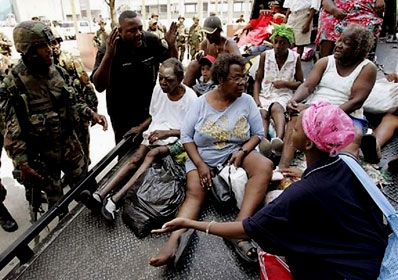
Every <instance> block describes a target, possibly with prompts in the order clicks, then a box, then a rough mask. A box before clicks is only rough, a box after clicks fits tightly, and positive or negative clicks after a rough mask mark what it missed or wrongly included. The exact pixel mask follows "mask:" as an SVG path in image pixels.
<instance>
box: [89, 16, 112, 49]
mask: <svg viewBox="0 0 398 280" xmlns="http://www.w3.org/2000/svg"><path fill="white" fill-rule="evenodd" d="M98 25H99V27H100V28H99V29H98V30H97V32H96V33H95V36H94V38H93V43H94V46H96V47H97V48H100V47H101V46H102V45H103V44H105V43H106V40H108V37H109V34H108V32H107V31H106V30H105V25H106V21H105V20H103V19H101V20H100V21H99V23H98Z"/></svg>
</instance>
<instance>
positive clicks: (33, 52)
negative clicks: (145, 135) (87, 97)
mask: <svg viewBox="0 0 398 280" xmlns="http://www.w3.org/2000/svg"><path fill="white" fill-rule="evenodd" d="M13 36H14V43H15V47H16V50H17V51H18V52H20V53H21V58H22V59H21V60H20V61H19V62H18V64H17V65H16V66H15V67H13V68H12V69H11V71H10V73H9V75H8V76H7V77H5V78H4V80H3V83H2V84H1V86H0V128H1V132H2V134H3V135H4V148H5V149H6V151H7V153H8V155H9V157H10V158H11V159H12V160H13V163H14V166H15V168H16V171H18V172H15V173H16V174H19V175H20V178H19V179H20V180H21V182H22V183H23V184H24V185H25V187H26V189H27V190H28V189H32V190H34V189H35V188H37V187H39V186H40V188H41V189H42V190H43V191H44V192H45V193H46V195H47V199H48V203H49V207H51V206H52V205H54V204H55V202H56V201H58V200H59V199H60V198H61V196H62V195H63V191H62V187H61V178H60V176H61V171H62V172H63V173H64V174H65V175H66V176H68V178H71V180H73V182H74V183H76V182H77V181H78V180H79V179H80V178H81V177H82V176H83V175H85V173H86V172H87V169H88V166H87V161H86V158H85V155H84V152H83V149H82V146H81V144H80V142H79V140H78V139H77V136H76V132H75V130H74V127H75V126H76V124H77V123H78V122H80V118H81V117H82V116H84V117H87V118H91V120H92V121H93V122H94V123H99V124H101V125H102V126H103V127H104V129H106V128H107V121H106V118H105V117H104V116H102V115H98V114H97V113H96V112H94V111H93V110H92V109H90V108H89V107H88V106H87V105H86V104H85V103H84V102H82V101H81V100H79V96H78V94H77V92H76V90H75V89H74V88H73V85H72V83H71V81H70V80H68V78H67V77H68V75H67V73H66V71H65V70H64V69H63V68H61V67H59V66H56V65H54V64H53V56H52V48H51V44H53V43H54V41H55V38H54V35H53V34H52V32H51V30H50V29H49V27H47V26H46V25H44V24H43V23H41V22H35V21H25V22H21V23H20V24H18V25H17V26H16V27H15V28H14V34H13ZM33 187H34V188H33ZM32 192H33V191H32Z"/></svg>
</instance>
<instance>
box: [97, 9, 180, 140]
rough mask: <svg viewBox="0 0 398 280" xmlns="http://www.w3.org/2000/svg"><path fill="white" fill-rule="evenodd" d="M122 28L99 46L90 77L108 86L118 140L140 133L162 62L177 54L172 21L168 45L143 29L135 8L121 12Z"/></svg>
mask: <svg viewBox="0 0 398 280" xmlns="http://www.w3.org/2000/svg"><path fill="white" fill-rule="evenodd" d="M119 26H120V27H119V28H115V29H114V30H113V31H112V33H111V34H110V36H109V38H108V40H107V43H106V44H105V45H104V46H102V48H100V49H99V50H98V53H97V57H96V61H95V66H94V70H93V73H92V75H91V79H92V81H93V83H94V85H95V88H96V90H97V91H99V92H102V91H104V90H105V89H106V102H107V108H108V114H109V116H110V117H111V121H112V126H113V130H114V132H115V139H116V143H117V142H119V141H120V140H122V138H123V135H124V134H125V133H126V132H127V131H129V129H130V128H132V127H135V128H134V129H133V130H130V132H132V133H137V134H139V133H141V132H142V131H143V130H144V128H145V127H141V126H140V124H141V123H142V122H143V121H144V120H145V119H147V118H148V116H149V112H148V109H149V103H150V101H151V96H152V90H153V87H154V86H155V82H156V77H157V73H158V69H159V64H160V63H161V62H162V61H164V60H165V59H167V58H169V57H177V55H178V52H177V49H176V46H175V39H176V32H177V25H176V23H175V22H173V23H172V24H171V26H170V29H169V31H168V32H166V34H165V40H166V41H167V43H168V48H165V47H164V46H163V45H162V43H161V41H160V40H159V38H158V37H156V36H155V35H153V34H151V33H149V32H145V31H143V30H142V22H141V19H140V18H139V17H138V16H137V14H136V13H135V12H133V11H124V12H123V13H122V14H121V15H120V16H119Z"/></svg>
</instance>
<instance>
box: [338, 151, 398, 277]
mask: <svg viewBox="0 0 398 280" xmlns="http://www.w3.org/2000/svg"><path fill="white" fill-rule="evenodd" d="M340 158H341V159H342V160H344V162H345V163H346V164H347V165H348V167H350V169H351V170H352V172H353V173H354V174H355V176H356V177H357V178H358V180H359V181H360V182H361V184H362V185H363V186H364V187H365V189H366V191H367V192H368V193H369V195H370V197H371V198H372V199H373V200H374V202H375V203H376V205H377V206H378V207H379V208H380V210H381V211H382V212H383V214H384V216H385V217H386V219H387V221H388V223H389V225H390V227H391V229H392V231H393V232H392V233H391V234H390V236H389V238H388V244H387V248H386V251H385V252H384V257H383V261H382V263H381V267H380V274H379V277H378V278H377V279H378V280H396V279H398V213H397V212H396V211H395V209H394V207H392V205H391V204H390V203H389V202H388V200H387V198H386V197H385V196H384V195H383V193H382V192H381V191H380V190H379V189H378V188H377V186H376V185H375V184H374V183H373V181H372V180H371V179H370V177H369V176H368V174H366V172H365V171H364V170H363V169H362V167H361V166H360V165H359V164H358V163H357V161H356V160H355V159H353V158H352V157H350V156H347V155H340Z"/></svg>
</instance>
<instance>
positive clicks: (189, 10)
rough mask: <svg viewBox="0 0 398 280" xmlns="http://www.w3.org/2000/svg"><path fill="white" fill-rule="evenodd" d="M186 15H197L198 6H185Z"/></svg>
mask: <svg viewBox="0 0 398 280" xmlns="http://www.w3.org/2000/svg"><path fill="white" fill-rule="evenodd" d="M185 13H196V4H185Z"/></svg>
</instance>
